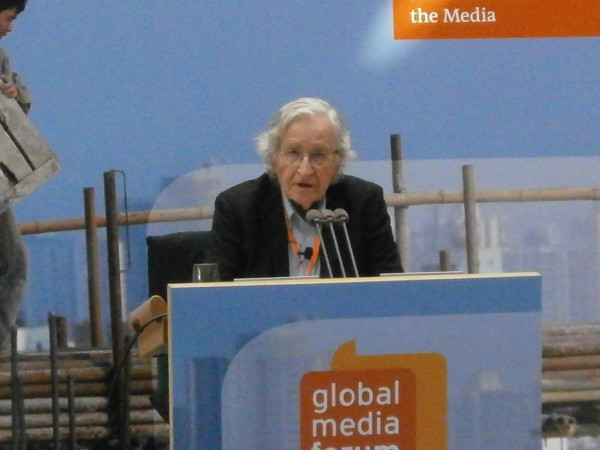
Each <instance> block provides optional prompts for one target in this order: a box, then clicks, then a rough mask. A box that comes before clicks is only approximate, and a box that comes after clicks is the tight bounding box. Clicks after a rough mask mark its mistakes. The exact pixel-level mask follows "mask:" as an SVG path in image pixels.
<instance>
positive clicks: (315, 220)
mask: <svg viewBox="0 0 600 450" xmlns="http://www.w3.org/2000/svg"><path fill="white" fill-rule="evenodd" d="M306 220H307V222H308V223H311V224H313V225H315V226H316V227H317V232H318V233H319V238H320V239H321V248H322V249H323V255H324V256H325V265H326V266H327V271H328V272H329V278H333V272H332V271H331V264H329V255H328V254H327V249H326V248H325V241H324V240H323V233H322V231H321V222H322V221H323V215H322V214H321V211H319V210H318V209H309V210H308V212H307V213H306Z"/></svg>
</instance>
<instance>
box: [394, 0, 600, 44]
mask: <svg viewBox="0 0 600 450" xmlns="http://www.w3.org/2000/svg"><path fill="white" fill-rule="evenodd" d="M393 2H394V38H395V39H476V38H534V37H586V36H599V35H600V1H598V0H560V1H556V0H393Z"/></svg>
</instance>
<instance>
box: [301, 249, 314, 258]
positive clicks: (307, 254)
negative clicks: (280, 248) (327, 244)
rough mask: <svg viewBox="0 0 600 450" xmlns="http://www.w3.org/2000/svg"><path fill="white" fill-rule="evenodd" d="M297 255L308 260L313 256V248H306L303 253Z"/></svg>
mask: <svg viewBox="0 0 600 450" xmlns="http://www.w3.org/2000/svg"><path fill="white" fill-rule="evenodd" d="M298 254H299V255H302V256H304V259H310V258H312V255H313V248H312V247H306V248H305V249H304V251H303V252H299V253H298Z"/></svg>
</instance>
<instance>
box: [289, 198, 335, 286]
mask: <svg viewBox="0 0 600 450" xmlns="http://www.w3.org/2000/svg"><path fill="white" fill-rule="evenodd" d="M282 198H283V208H284V213H285V214H286V215H287V217H288V218H289V220H290V224H291V227H292V232H293V233H294V238H295V239H296V243H297V244H298V249H299V250H300V252H304V250H306V248H307V247H313V249H314V244H315V239H316V238H317V236H318V234H319V233H318V231H317V227H315V226H314V225H312V224H310V223H308V222H307V221H306V220H304V218H302V217H301V216H300V214H298V213H297V212H296V210H295V209H294V207H293V206H292V204H291V203H290V201H289V200H288V198H287V197H285V195H282ZM317 207H318V209H319V210H322V209H323V208H325V199H323V200H321V201H320V202H319V203H318V205H317ZM320 259H321V258H319V259H318V260H317V263H316V264H315V267H314V269H313V271H312V273H310V274H309V275H317V276H318V275H319V272H320V269H321V262H320ZM288 261H289V268H290V276H292V277H296V276H305V275H306V274H305V271H306V270H307V269H308V265H309V263H310V258H308V259H306V258H305V257H304V256H303V255H300V260H299V259H298V255H296V254H295V253H294V250H293V249H292V245H291V244H290V243H288Z"/></svg>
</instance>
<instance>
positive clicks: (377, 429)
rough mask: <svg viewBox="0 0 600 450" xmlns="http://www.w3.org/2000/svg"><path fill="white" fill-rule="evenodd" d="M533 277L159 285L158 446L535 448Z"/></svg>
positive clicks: (537, 354) (537, 319)
mask: <svg viewBox="0 0 600 450" xmlns="http://www.w3.org/2000/svg"><path fill="white" fill-rule="evenodd" d="M540 295H541V278H540V277H539V275H537V274H511V275H498V276H476V275H442V276H408V275H407V276H390V277H380V278H366V279H344V280H316V279H309V280H288V281H277V280H272V281H259V282H236V283H200V284H195V285H193V284H187V285H171V286H170V294H169V316H170V317H169V324H170V330H171V331H170V340H169V341H170V344H169V348H170V350H169V352H170V362H171V364H170V367H171V377H170V393H171V426H172V433H171V439H172V448H176V449H187V448H194V449H211V450H214V449H227V450H234V449H240V448H244V449H247V450H264V449H271V448H273V449H275V448H276V449H281V450H286V449H289V450H292V449H294V450H297V449H302V450H317V449H322V450H346V449H352V450H356V449H365V450H366V449H369V450H373V449H380V450H398V449H404V450H406V449H419V450H421V449H422V450H425V449H427V450H436V449H451V448H455V449H462V448H486V449H505V448H535V446H539V445H540V439H541V435H540V430H539V428H540V378H541V337H540V326H541V314H540V310H541V300H540Z"/></svg>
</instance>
